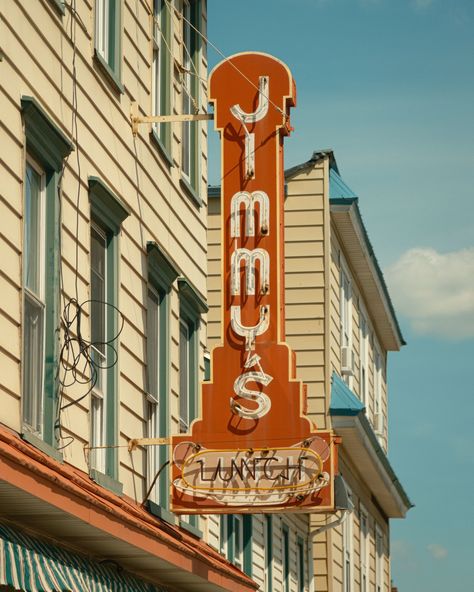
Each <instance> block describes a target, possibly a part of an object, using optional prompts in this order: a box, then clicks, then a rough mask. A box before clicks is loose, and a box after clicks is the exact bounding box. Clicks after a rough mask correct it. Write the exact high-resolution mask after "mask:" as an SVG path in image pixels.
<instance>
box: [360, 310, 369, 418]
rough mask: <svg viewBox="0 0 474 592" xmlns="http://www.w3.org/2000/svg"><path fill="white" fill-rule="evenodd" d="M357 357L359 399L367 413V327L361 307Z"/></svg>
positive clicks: (365, 317)
mask: <svg viewBox="0 0 474 592" xmlns="http://www.w3.org/2000/svg"><path fill="white" fill-rule="evenodd" d="M359 359H360V376H359V392H360V400H361V401H362V403H364V405H365V408H366V413H367V414H368V409H367V404H368V396H367V395H368V388H369V377H368V364H369V328H368V324H367V315H366V314H365V312H364V311H363V309H362V307H361V308H360V310H359Z"/></svg>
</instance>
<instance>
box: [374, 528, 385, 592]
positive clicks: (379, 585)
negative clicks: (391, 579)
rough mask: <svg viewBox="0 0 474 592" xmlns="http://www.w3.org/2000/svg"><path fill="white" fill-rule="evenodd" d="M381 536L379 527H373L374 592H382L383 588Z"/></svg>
mask: <svg viewBox="0 0 474 592" xmlns="http://www.w3.org/2000/svg"><path fill="white" fill-rule="evenodd" d="M383 560H384V550H383V534H382V530H381V528H380V526H379V525H378V524H376V525H375V592H383V591H384V589H385V587H384V584H383V580H384V576H383Z"/></svg>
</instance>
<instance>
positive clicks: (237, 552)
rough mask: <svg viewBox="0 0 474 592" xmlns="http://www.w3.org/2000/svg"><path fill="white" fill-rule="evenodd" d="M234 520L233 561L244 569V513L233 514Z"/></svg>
mask: <svg viewBox="0 0 474 592" xmlns="http://www.w3.org/2000/svg"><path fill="white" fill-rule="evenodd" d="M232 519H233V520H232V521H233V529H232V530H233V532H232V541H233V551H234V553H233V554H234V557H233V563H234V565H236V566H237V567H238V568H239V569H242V568H243V566H244V527H243V522H244V521H243V518H242V515H240V514H236V515H235V516H232Z"/></svg>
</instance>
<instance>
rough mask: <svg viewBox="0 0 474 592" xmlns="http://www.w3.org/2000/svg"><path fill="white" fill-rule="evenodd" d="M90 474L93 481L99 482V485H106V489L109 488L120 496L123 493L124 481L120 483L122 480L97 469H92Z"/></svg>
mask: <svg viewBox="0 0 474 592" xmlns="http://www.w3.org/2000/svg"><path fill="white" fill-rule="evenodd" d="M89 476H90V478H91V479H92V481H95V482H96V483H97V485H100V486H102V487H105V489H108V490H109V491H111V492H112V493H115V494H116V495H120V496H121V495H122V494H123V485H122V483H120V481H117V480H116V479H114V478H113V477H110V476H109V475H104V473H101V472H100V471H98V470H97V469H90V472H89Z"/></svg>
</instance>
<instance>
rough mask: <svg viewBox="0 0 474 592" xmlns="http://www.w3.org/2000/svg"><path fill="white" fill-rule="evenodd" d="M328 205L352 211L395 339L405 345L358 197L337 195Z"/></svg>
mask: <svg viewBox="0 0 474 592" xmlns="http://www.w3.org/2000/svg"><path fill="white" fill-rule="evenodd" d="M329 205H330V208H331V210H333V207H332V206H334V208H337V209H338V210H339V211H340V210H341V209H342V210H346V211H348V212H349V213H352V212H354V213H355V222H356V223H357V225H358V227H359V229H360V231H361V234H362V238H363V240H364V245H365V248H366V249H367V253H368V255H369V260H370V262H371V264H372V265H373V266H374V270H375V275H376V277H377V279H378V282H379V285H380V288H381V291H382V294H383V297H384V300H385V304H386V308H387V309H388V312H389V314H390V317H391V320H392V322H393V327H394V329H395V331H396V336H397V339H398V341H399V343H400V346H403V345H406V341H405V339H404V337H403V335H402V331H401V329H400V325H399V323H398V319H397V315H396V313H395V308H394V306H393V303H392V299H391V298H390V294H389V292H388V288H387V284H386V283H385V278H384V276H383V273H382V270H381V269H380V265H379V263H378V261H377V257H376V256H375V252H374V249H373V247H372V243H371V242H370V238H369V235H368V233H367V229H366V227H365V225H364V221H363V220H362V216H361V213H360V208H359V198H357V197H337V198H332V199H331V198H330V199H329Z"/></svg>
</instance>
